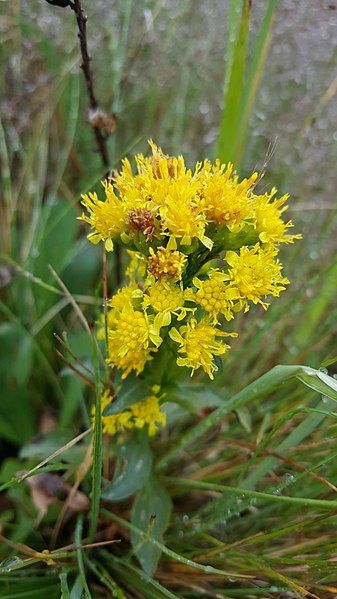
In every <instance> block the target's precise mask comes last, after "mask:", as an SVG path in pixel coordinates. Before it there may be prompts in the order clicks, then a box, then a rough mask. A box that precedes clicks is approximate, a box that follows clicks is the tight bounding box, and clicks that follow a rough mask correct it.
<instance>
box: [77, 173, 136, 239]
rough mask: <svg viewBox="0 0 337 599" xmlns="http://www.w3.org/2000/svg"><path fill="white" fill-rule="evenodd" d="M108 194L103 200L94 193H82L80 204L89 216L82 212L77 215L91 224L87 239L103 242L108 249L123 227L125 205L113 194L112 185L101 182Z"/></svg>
mask: <svg viewBox="0 0 337 599" xmlns="http://www.w3.org/2000/svg"><path fill="white" fill-rule="evenodd" d="M103 185H104V186H105V189H106V192H107V189H108V194H107V198H106V201H105V202H102V201H101V200H99V199H98V197H97V194H96V193H89V194H84V195H82V198H83V201H82V204H83V206H85V208H86V209H87V210H88V212H89V216H88V215H86V214H82V216H80V217H79V219H80V220H83V221H85V222H87V223H89V225H90V226H91V228H92V229H93V232H92V233H89V235H88V239H89V240H90V241H91V242H92V243H98V242H99V241H104V242H105V247H106V249H107V250H108V251H111V250H112V249H113V244H112V240H113V239H117V238H118V237H119V235H120V234H121V233H122V232H123V231H124V229H125V207H124V205H123V203H122V202H121V200H119V199H118V198H117V196H116V195H115V194H114V192H113V189H112V186H111V185H110V186H109V184H108V183H106V184H105V183H103Z"/></svg>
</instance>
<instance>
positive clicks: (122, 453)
mask: <svg viewBox="0 0 337 599" xmlns="http://www.w3.org/2000/svg"><path fill="white" fill-rule="evenodd" d="M117 457H119V458H120V459H121V460H122V462H123V469H122V472H121V473H120V474H118V475H117V476H116V478H114V480H113V481H112V482H110V483H109V484H108V485H107V486H106V487H105V488H104V490H103V493H102V498H103V499H105V500H107V501H119V500H121V499H126V498H127V497H130V496H131V495H133V494H134V493H136V491H138V490H139V489H141V488H142V486H143V485H144V483H145V482H146V480H147V479H148V477H149V476H150V473H151V468H152V461H153V456H152V452H151V449H150V447H149V442H148V439H147V438H145V437H142V438H141V439H140V440H138V441H128V442H127V443H125V444H124V445H121V446H120V447H118V450H117Z"/></svg>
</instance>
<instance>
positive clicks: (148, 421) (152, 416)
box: [93, 389, 166, 437]
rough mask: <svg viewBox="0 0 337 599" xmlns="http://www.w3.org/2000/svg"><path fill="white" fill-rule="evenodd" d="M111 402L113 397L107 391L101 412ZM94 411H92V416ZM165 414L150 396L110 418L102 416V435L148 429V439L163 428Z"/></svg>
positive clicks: (156, 401)
mask: <svg viewBox="0 0 337 599" xmlns="http://www.w3.org/2000/svg"><path fill="white" fill-rule="evenodd" d="M112 401H113V397H112V395H111V393H110V391H109V390H108V389H106V390H105V391H104V393H103V395H102V398H101V402H102V412H104V410H105V408H106V407H107V406H108V405H109V404H110V403H111V402H112ZM94 413H95V409H93V415H94ZM165 424H166V414H165V412H162V411H161V410H160V405H159V400H158V397H156V396H155V395H150V396H149V397H146V398H145V399H143V400H142V401H139V402H137V403H135V404H133V405H131V406H129V407H128V408H127V409H126V410H124V412H120V413H119V414H112V415H111V416H102V425H103V433H105V434H108V435H116V433H119V432H123V431H125V430H127V429H132V428H136V429H142V428H144V427H148V428H147V430H148V434H149V436H150V437H152V436H153V435H155V434H156V432H157V430H158V427H159V426H165Z"/></svg>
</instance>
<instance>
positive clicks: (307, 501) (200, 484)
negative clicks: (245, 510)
mask: <svg viewBox="0 0 337 599" xmlns="http://www.w3.org/2000/svg"><path fill="white" fill-rule="evenodd" d="M163 480H164V481H165V482H168V483H172V484H173V485H175V486H177V487H178V488H179V487H186V488H192V489H193V488H194V489H205V490H206V491H207V490H208V491H218V492H219V493H224V494H225V495H226V494H227V495H233V496H234V497H240V498H241V497H253V498H254V499H258V500H261V501H272V502H275V503H287V504H293V505H300V506H303V507H309V508H310V507H312V508H317V509H326V510H328V511H331V510H333V509H337V500H333V499H332V500H330V499H311V498H309V497H290V496H288V495H273V494H271V493H264V492H261V491H253V490H251V489H245V488H241V487H230V486H227V485H218V484H216V483H208V482H205V481H201V480H191V479H187V478H178V477H174V476H165V477H164V479H163Z"/></svg>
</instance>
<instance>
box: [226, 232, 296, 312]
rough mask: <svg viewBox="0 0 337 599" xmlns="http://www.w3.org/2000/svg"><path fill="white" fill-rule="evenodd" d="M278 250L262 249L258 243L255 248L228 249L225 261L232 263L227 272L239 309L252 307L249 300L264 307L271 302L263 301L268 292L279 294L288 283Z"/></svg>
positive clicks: (274, 294) (276, 295)
mask: <svg viewBox="0 0 337 599" xmlns="http://www.w3.org/2000/svg"><path fill="white" fill-rule="evenodd" d="M276 255H277V251H275V250H274V249H271V250H270V249H267V250H264V249H262V248H261V247H260V246H259V244H256V245H255V246H254V247H253V248H251V249H249V248H248V247H242V248H241V249H240V252H239V253H237V252H227V253H226V256H225V260H226V262H227V264H228V265H229V267H230V268H229V271H228V275H226V277H227V280H228V281H229V284H230V288H231V291H232V298H233V300H235V299H236V301H237V303H236V309H238V310H241V309H244V310H245V312H247V311H248V310H249V303H248V302H252V303H253V304H261V306H262V307H263V308H265V309H266V308H267V307H268V303H266V302H265V301H263V300H262V298H263V297H266V296H268V295H271V296H274V297H279V295H280V293H281V291H283V290H284V289H285V288H286V285H288V284H289V281H288V279H286V278H285V277H282V275H281V270H282V265H281V264H280V262H279V261H278V260H277V259H276Z"/></svg>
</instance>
